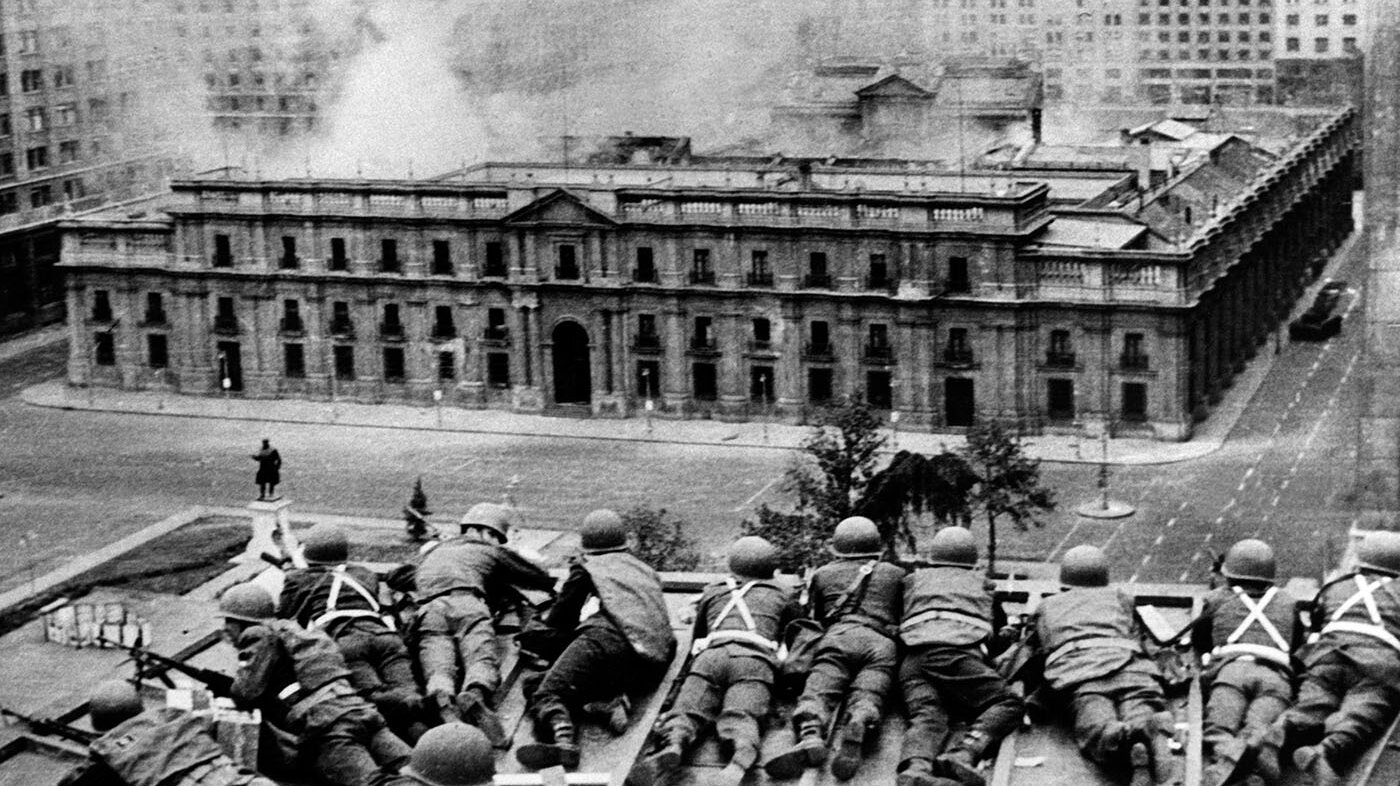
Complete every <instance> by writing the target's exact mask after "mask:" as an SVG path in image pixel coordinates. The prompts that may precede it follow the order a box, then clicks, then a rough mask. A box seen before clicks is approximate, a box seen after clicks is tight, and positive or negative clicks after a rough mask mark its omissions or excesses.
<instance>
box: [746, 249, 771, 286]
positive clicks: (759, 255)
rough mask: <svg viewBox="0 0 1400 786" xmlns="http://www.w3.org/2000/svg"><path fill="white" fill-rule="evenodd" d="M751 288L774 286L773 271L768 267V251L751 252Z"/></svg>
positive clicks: (755, 250)
mask: <svg viewBox="0 0 1400 786" xmlns="http://www.w3.org/2000/svg"><path fill="white" fill-rule="evenodd" d="M748 280H749V286H754V287H771V286H773V269H772V268H771V267H769V266H768V251H767V250H766V249H754V250H753V251H751V252H749V279H748Z"/></svg>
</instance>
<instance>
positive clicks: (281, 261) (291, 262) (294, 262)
mask: <svg viewBox="0 0 1400 786" xmlns="http://www.w3.org/2000/svg"><path fill="white" fill-rule="evenodd" d="M277 267H279V268H281V269H282V270H296V269H297V268H299V267H301V259H300V258H299V257H289V256H282V257H278V258H277Z"/></svg>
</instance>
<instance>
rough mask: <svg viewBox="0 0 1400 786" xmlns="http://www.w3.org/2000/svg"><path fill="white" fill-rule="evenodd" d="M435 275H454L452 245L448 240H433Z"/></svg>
mask: <svg viewBox="0 0 1400 786" xmlns="http://www.w3.org/2000/svg"><path fill="white" fill-rule="evenodd" d="M432 274H433V275H435V276H450V275H452V245H451V244H450V243H449V242H448V241H446V240H434V241H433V268H432Z"/></svg>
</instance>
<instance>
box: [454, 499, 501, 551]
mask: <svg viewBox="0 0 1400 786" xmlns="http://www.w3.org/2000/svg"><path fill="white" fill-rule="evenodd" d="M467 527H477V528H479V529H484V530H486V531H487V532H493V533H495V535H496V537H497V538H500V540H501V542H502V543H505V542H506V540H508V539H509V538H510V511H508V510H506V509H505V508H504V507H502V506H500V505H497V504H495V503H494V502H478V503H477V504H475V505H472V507H471V510H468V511H467V515H465V516H463V517H462V531H463V532H466V531H467Z"/></svg>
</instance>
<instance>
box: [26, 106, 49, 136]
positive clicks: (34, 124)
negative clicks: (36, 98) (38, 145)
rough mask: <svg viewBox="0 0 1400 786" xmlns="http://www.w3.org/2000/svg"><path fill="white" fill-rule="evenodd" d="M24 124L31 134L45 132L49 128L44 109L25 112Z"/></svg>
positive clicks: (38, 108)
mask: <svg viewBox="0 0 1400 786" xmlns="http://www.w3.org/2000/svg"><path fill="white" fill-rule="evenodd" d="M24 123H25V127H26V128H27V129H28V130H29V131H30V132H35V131H43V130H44V128H45V127H46V126H47V122H46V115H45V114H44V109H43V107H34V108H33V109H26V110H24Z"/></svg>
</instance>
